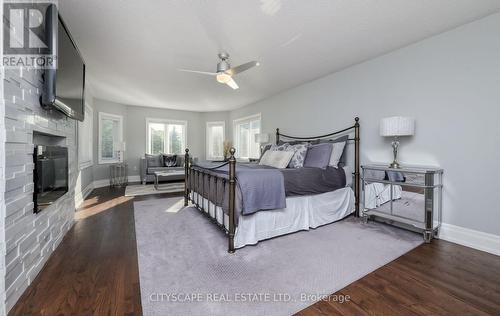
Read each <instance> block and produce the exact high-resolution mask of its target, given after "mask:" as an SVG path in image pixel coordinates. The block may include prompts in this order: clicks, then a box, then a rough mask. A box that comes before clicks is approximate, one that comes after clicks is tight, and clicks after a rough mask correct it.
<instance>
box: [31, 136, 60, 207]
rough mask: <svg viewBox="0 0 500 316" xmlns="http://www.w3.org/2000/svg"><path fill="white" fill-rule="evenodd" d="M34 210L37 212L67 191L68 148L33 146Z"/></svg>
mask: <svg viewBox="0 0 500 316" xmlns="http://www.w3.org/2000/svg"><path fill="white" fill-rule="evenodd" d="M33 160H34V163H35V170H34V172H33V182H34V183H35V192H34V193H33V202H34V204H35V207H34V212H35V213H39V212H40V211H42V210H43V209H45V208H46V207H48V206H50V205H52V204H53V203H54V202H55V201H57V200H58V199H59V198H60V197H62V196H63V195H64V194H66V193H67V192H68V148H66V147H60V146H45V145H37V146H35V151H34V154H33Z"/></svg>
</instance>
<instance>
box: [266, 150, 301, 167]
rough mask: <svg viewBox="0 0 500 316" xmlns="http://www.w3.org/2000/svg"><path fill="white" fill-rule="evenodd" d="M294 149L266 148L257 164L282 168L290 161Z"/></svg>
mask: <svg viewBox="0 0 500 316" xmlns="http://www.w3.org/2000/svg"><path fill="white" fill-rule="evenodd" d="M294 154H295V151H278V150H268V151H266V152H265V153H264V155H263V156H262V158H261V159H260V162H259V165H264V166H270V167H274V168H279V169H284V168H286V167H287V166H288V163H290V160H291V159H292V157H293V155H294Z"/></svg>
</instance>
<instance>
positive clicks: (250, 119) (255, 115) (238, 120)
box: [233, 113, 262, 159]
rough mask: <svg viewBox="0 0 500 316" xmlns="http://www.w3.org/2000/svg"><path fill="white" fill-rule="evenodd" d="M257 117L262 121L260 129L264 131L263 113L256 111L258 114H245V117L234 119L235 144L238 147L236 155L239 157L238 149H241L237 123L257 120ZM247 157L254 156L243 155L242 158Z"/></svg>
mask: <svg viewBox="0 0 500 316" xmlns="http://www.w3.org/2000/svg"><path fill="white" fill-rule="evenodd" d="M257 119H258V120H259V121H260V131H262V115H261V113H256V114H252V115H248V116H244V117H239V118H237V119H234V120H233V139H234V144H233V146H234V148H235V149H236V157H237V158H241V157H240V155H239V153H238V149H239V143H238V140H239V138H238V135H237V132H238V131H237V128H236V125H237V124H239V123H242V122H246V121H248V122H250V121H254V120H257ZM259 146H260V145H259ZM247 158H248V159H251V158H252V157H243V158H241V159H247ZM257 158H258V157H257Z"/></svg>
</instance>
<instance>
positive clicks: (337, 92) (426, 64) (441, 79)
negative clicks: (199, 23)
mask: <svg viewBox="0 0 500 316" xmlns="http://www.w3.org/2000/svg"><path fill="white" fill-rule="evenodd" d="M499 30H500V14H495V15H492V16H489V17H487V18H484V19H482V20H479V21H476V22H473V23H471V24H468V25H465V26H462V27H459V28H457V29H454V30H452V31H449V32H446V33H443V34H441V35H438V36H434V37H432V38H429V39H426V40H424V41H422V42H419V43H416V44H414V45H411V46H408V47H405V48H403V49H400V50H397V51H395V52H392V53H390V54H387V55H384V56H382V57H379V58H376V59H373V60H370V61H368V62H364V63H362V64H359V65H356V66H353V67H350V68H347V69H345V70H343V71H341V72H337V73H334V74H332V75H329V76H327V77H324V78H321V79H318V80H316V81H313V82H310V83H307V84H304V85H301V86H299V87H297V88H294V89H291V90H288V91H286V92H284V93H281V94H279V95H276V96H274V97H271V98H269V99H266V100H263V101H260V102H257V103H255V104H252V105H249V106H246V107H244V108H241V109H238V110H235V111H232V112H231V114H230V119H231V120H232V119H234V118H237V117H241V116H245V115H249V114H253V113H257V112H260V113H262V124H263V131H265V132H268V133H271V134H272V135H274V131H275V128H276V127H279V128H280V129H281V131H282V132H287V133H290V134H297V135H318V134H321V133H327V132H331V131H333V130H336V129H338V128H341V127H344V126H349V125H351V124H352V122H353V118H354V117H355V116H359V117H360V118H361V148H362V162H364V163H366V162H389V161H390V159H391V149H390V141H389V140H384V139H383V138H382V137H380V136H379V135H378V124H379V119H380V118H382V117H385V116H391V115H408V116H413V117H415V118H416V121H417V129H416V136H415V137H413V138H410V139H404V140H403V141H402V145H401V151H400V153H401V155H400V160H401V161H402V162H403V163H407V164H426V165H438V166H441V167H443V168H444V169H445V176H444V179H445V183H444V212H443V216H444V222H446V223H449V224H453V225H457V226H461V227H467V228H470V229H474V230H479V231H482V232H486V233H491V234H496V235H500V215H499V214H498V211H497V209H498V207H497V196H496V191H497V183H498V176H499V174H500V172H499V170H498V167H497V166H496V164H497V163H498V162H499V161H500V146H499V143H500V124H498V123H497V120H498V118H499V117H500V41H499V40H498V36H499ZM332 54H335V52H332Z"/></svg>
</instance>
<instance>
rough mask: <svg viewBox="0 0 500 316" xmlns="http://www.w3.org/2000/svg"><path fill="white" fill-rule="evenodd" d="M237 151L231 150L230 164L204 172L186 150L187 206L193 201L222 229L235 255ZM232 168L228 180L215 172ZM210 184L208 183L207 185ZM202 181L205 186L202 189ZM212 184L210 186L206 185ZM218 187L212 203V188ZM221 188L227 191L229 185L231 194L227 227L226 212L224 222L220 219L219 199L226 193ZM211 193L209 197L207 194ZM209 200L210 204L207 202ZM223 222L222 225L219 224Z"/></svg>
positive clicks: (206, 169)
mask: <svg viewBox="0 0 500 316" xmlns="http://www.w3.org/2000/svg"><path fill="white" fill-rule="evenodd" d="M235 152H236V151H235V149H234V148H231V150H230V154H231V156H230V157H229V160H228V161H227V162H224V163H223V164H221V165H218V166H216V167H213V168H203V167H199V166H196V165H194V164H193V163H192V162H191V159H190V156H189V149H187V148H186V154H185V166H184V170H185V182H184V206H188V204H189V201H191V202H192V203H193V204H194V206H195V207H196V208H197V209H198V210H199V211H200V212H201V213H202V214H204V215H206V216H208V217H209V218H210V219H211V220H212V221H213V222H214V223H215V224H217V226H219V227H220V228H221V229H222V230H223V231H224V232H225V233H226V234H227V236H228V252H229V253H234V251H235V248H234V234H235V231H236V223H235V214H234V212H235V199H236V158H235V157H234V154H235ZM226 165H228V166H229V175H228V177H224V176H222V175H218V174H217V173H215V172H213V171H214V170H215V169H217V168H220V167H223V166H226ZM206 180H207V181H206ZM200 181H201V185H200ZM206 182H208V185H206ZM212 183H213V184H214V186H215V188H214V189H215V201H213V200H212V199H211V192H212V191H211V184H212ZM219 184H222V187H223V188H226V185H229V190H228V194H229V196H228V201H229V204H228V214H227V215H228V223H227V225H226V221H225V218H224V212H222V215H221V216H222V218H221V219H219V218H218V216H217V213H218V212H217V201H219V200H223V196H222V199H219V197H220V196H221V195H223V194H225V192H226V190H224V189H223V190H220V191H222V192H218V191H219V190H218V187H219ZM207 192H208V194H207ZM205 199H206V201H207V203H205V202H204V200H205ZM205 205H206V206H207V208H208V209H207V210H205ZM211 206H212V207H213V208H214V209H213V216H212V212H211V209H210V208H211ZM219 220H220V221H219Z"/></svg>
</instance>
